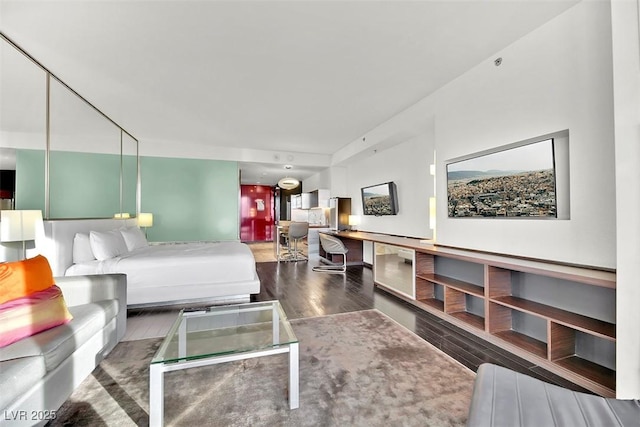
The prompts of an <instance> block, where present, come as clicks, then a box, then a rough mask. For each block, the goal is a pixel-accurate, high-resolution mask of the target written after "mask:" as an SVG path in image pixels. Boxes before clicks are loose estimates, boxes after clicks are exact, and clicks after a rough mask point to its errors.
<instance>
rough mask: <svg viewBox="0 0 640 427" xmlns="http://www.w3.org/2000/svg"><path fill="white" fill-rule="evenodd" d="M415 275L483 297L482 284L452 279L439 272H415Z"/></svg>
mask: <svg viewBox="0 0 640 427" xmlns="http://www.w3.org/2000/svg"><path fill="white" fill-rule="evenodd" d="M416 277H419V278H421V279H424V280H427V281H429V282H433V283H437V284H439V285H442V286H445V287H447V288H451V289H455V290H458V291H460V292H464V293H467V294H471V295H476V296H479V297H484V288H483V287H482V286H478V285H474V284H473V283H468V282H464V281H462V280H457V279H453V278H451V277H447V276H441V275H439V274H430V273H429V274H417V275H416Z"/></svg>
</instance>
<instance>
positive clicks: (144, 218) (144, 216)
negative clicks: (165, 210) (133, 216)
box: [138, 212, 153, 227]
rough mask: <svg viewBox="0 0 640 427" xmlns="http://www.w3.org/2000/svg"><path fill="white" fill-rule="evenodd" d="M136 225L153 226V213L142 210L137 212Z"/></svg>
mask: <svg viewBox="0 0 640 427" xmlns="http://www.w3.org/2000/svg"><path fill="white" fill-rule="evenodd" d="M138 227H153V214H152V213H142V212H141V213H140V214H138Z"/></svg>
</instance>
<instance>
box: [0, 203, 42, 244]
mask: <svg viewBox="0 0 640 427" xmlns="http://www.w3.org/2000/svg"><path fill="white" fill-rule="evenodd" d="M41 225H42V211H36V210H33V211H31V210H29V211H14V210H3V211H0V241H3V242H24V241H25V240H35V238H36V232H37V229H38V227H39V226H41Z"/></svg>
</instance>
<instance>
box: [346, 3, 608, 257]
mask: <svg viewBox="0 0 640 427" xmlns="http://www.w3.org/2000/svg"><path fill="white" fill-rule="evenodd" d="M611 55H612V51H611V14H610V4H609V3H608V2H606V1H597V2H592V1H589V2H581V3H579V4H577V5H576V6H574V7H573V8H571V9H569V10H568V11H567V12H565V13H563V14H562V15H560V16H558V17H557V18H555V19H553V20H552V21H550V22H548V23H547V24H545V25H544V26H542V27H540V28H538V29H536V30H535V31H533V32H531V33H529V34H528V35H527V36H525V37H523V38H522V39H520V40H518V41H517V42H515V43H513V44H512V45H510V46H509V47H507V48H506V49H504V50H503V51H501V52H497V53H496V54H495V55H494V56H492V57H491V58H487V60H486V61H484V62H483V63H481V64H479V65H478V66H476V67H475V68H473V69H471V70H470V71H468V72H467V73H465V74H464V75H462V76H460V77H459V78H457V79H456V80H454V81H452V82H451V83H449V84H448V85H446V86H445V87H443V88H442V89H440V90H438V91H437V92H435V93H434V94H432V95H431V96H429V97H427V98H425V99H423V100H422V101H420V102H419V103H418V104H416V105H414V106H413V107H411V108H409V109H407V110H406V111H404V112H403V113H401V114H399V115H398V116H396V117H393V118H392V119H390V120H389V121H387V122H386V123H383V124H382V125H380V126H379V127H377V128H376V129H373V130H372V131H371V132H369V133H368V134H367V135H366V141H364V140H362V138H359V139H357V140H355V141H353V142H352V143H351V144H349V146H347V147H345V149H343V150H341V151H340V152H338V153H336V155H334V159H333V160H334V162H337V163H345V164H347V165H348V166H347V167H348V171H349V173H348V177H347V178H348V187H349V191H350V197H352V199H354V200H355V201H356V203H355V206H356V207H358V208H359V209H360V212H361V206H360V204H361V202H360V194H359V189H360V187H361V186H363V184H366V185H371V184H376V183H380V182H385V181H389V180H393V181H396V182H397V183H398V190H399V193H400V196H401V200H400V211H401V215H398V216H396V217H387V218H364V220H363V222H362V224H361V225H360V227H359V228H360V229H361V230H370V231H378V232H385V233H390V234H400V235H408V236H420V237H427V236H429V235H430V232H429V229H428V220H429V218H428V200H427V199H428V197H429V195H430V192H431V191H432V184H431V180H430V176H429V175H428V165H429V163H431V162H432V158H433V153H432V151H431V150H432V147H435V151H436V153H437V159H438V161H437V173H436V180H437V185H436V186H437V192H436V196H437V206H438V211H437V243H439V244H443V245H450V246H457V247H463V248H470V249H478V250H484V251H491V252H497V253H506V254H513V255H519V256H527V257H533V258H540V259H550V260H557V261H563V262H569V263H576V264H584V265H592V266H599V267H607V268H615V266H616V239H615V233H616V218H615V202H616V199H615V192H614V191H612V189H613V188H615V173H614V171H615V163H614V133H613V96H612V87H613V82H612V69H611ZM497 57H502V58H503V61H502V65H500V66H499V67H496V66H495V65H494V59H495V58H497ZM425 127H426V128H427V129H428V128H431V129H432V132H433V141H430V138H429V137H427V138H425V139H424V142H423V143H422V144H420V143H418V139H416V140H411V141H412V142H411V143H406V142H405V143H402V144H399V145H396V146H393V147H392V148H386V149H385V150H379V151H378V153H377V154H375V155H372V151H373V149H375V148H376V144H385V143H387V142H388V141H389V140H391V139H394V138H395V137H394V135H395V136H398V135H402V134H403V133H408V134H415V130H416V129H425ZM564 129H568V130H569V134H570V137H569V138H570V141H569V150H570V160H569V161H570V171H569V173H570V201H571V218H570V219H569V220H534V219H514V220H498V219H469V218H464V219H460V218H458V219H455V218H451V219H450V218H448V217H447V209H446V202H445V201H446V200H447V194H446V171H445V163H446V160H447V159H453V158H456V157H460V156H463V155H466V154H471V153H474V152H478V151H483V150H488V149H491V148H495V147H499V146H502V145H506V144H510V143H513V142H518V141H523V140H526V139H529V138H533V137H536V136H540V135H545V134H549V133H552V132H557V131H561V130H564ZM423 135H430V131H426V132H425V133H424V134H423ZM394 143H395V142H394ZM387 145H388V144H387ZM398 180H402V182H399V181H398ZM401 184H402V185H401ZM407 186H408V188H407Z"/></svg>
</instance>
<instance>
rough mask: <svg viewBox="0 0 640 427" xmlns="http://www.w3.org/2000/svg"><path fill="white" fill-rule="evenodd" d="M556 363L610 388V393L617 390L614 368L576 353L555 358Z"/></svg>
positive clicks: (607, 388)
mask: <svg viewBox="0 0 640 427" xmlns="http://www.w3.org/2000/svg"><path fill="white" fill-rule="evenodd" d="M554 363H555V364H557V365H558V366H560V367H562V368H564V369H566V370H568V371H571V372H573V373H575V374H577V375H579V376H581V377H584V378H586V379H588V380H590V381H593V382H594V383H596V384H600V385H602V386H603V387H605V389H606V390H609V391H610V393H611V392H615V389H616V371H614V370H613V369H609V368H606V367H604V366H602V365H598V364H597V363H593V362H591V361H589V360H586V359H583V358H581V357H579V356H575V355H574V356H569V357H566V358H564V359H559V360H555V361H554Z"/></svg>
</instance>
